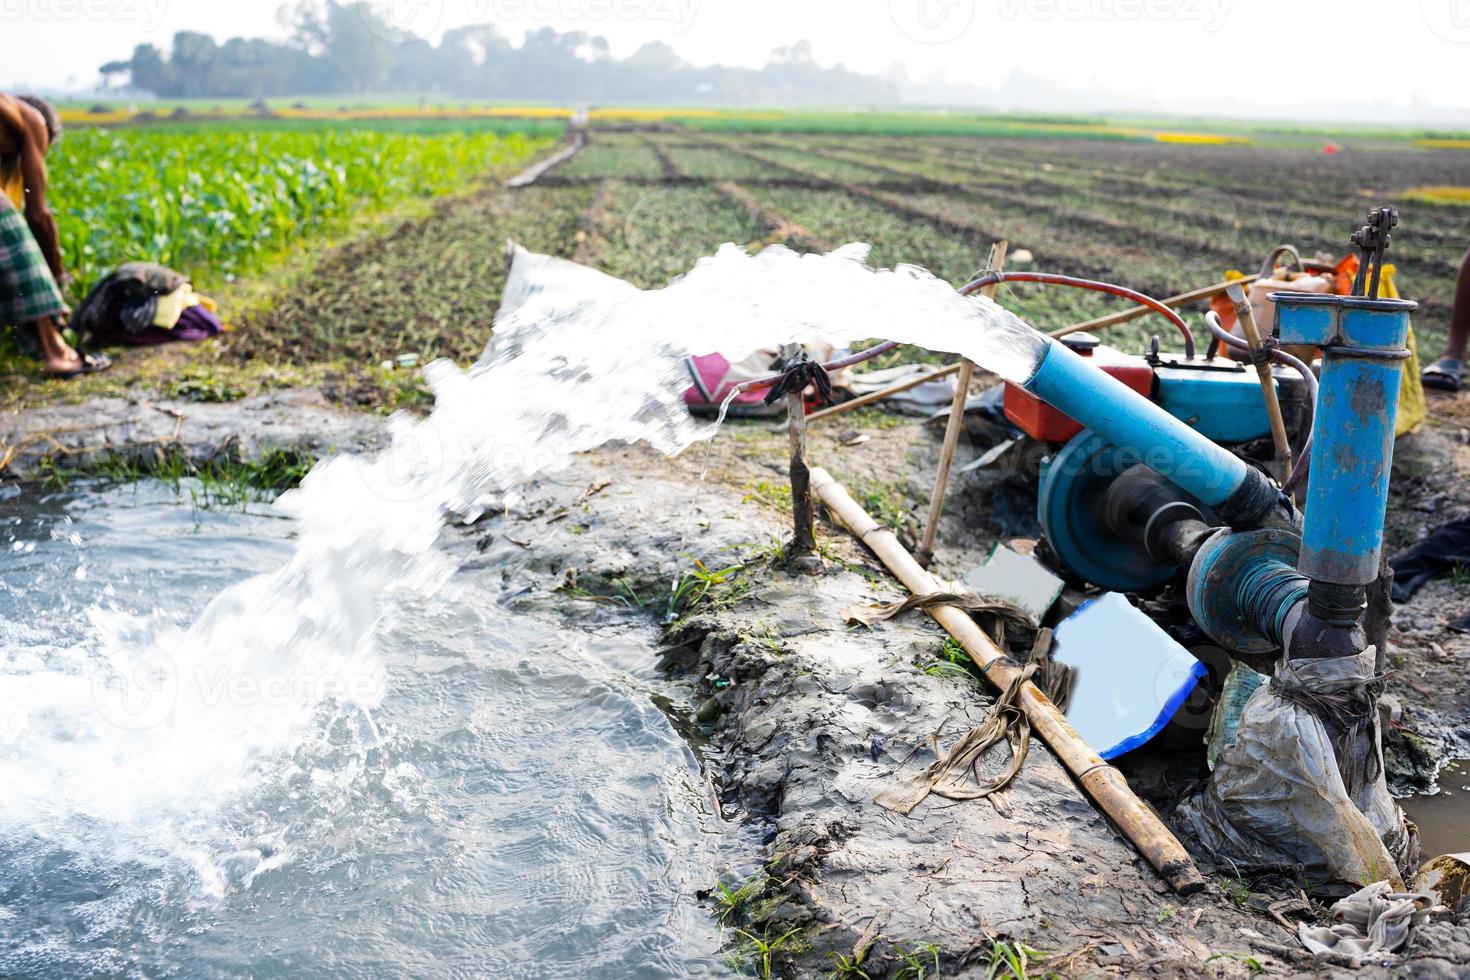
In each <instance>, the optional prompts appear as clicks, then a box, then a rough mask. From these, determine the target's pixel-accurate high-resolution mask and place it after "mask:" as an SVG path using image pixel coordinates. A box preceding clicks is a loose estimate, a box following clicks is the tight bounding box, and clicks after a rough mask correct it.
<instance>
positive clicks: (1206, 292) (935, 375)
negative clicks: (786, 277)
mask: <svg viewBox="0 0 1470 980" xmlns="http://www.w3.org/2000/svg"><path fill="white" fill-rule="evenodd" d="M1259 278H1260V277H1259V276H1257V275H1249V276H1246V277H1245V278H1243V279H1236V280H1234V281H1235V282H1238V283H1241V284H1242V285H1250V284H1251V283H1253V282H1255V281H1256V280H1257V279H1259ZM1229 286H1230V283H1228V282H1220V283H1215V284H1214V285H1212V286H1201V287H1200V288H1199V289H1191V290H1190V291H1189V292H1187V293H1180V294H1179V295H1178V296H1170V297H1169V298H1167V299H1161V300H1159V302H1160V303H1163V304H1164V305H1165V306H1183V305H1184V304H1186V303H1193V302H1197V301H1198V300H1202V299H1210V298H1211V297H1213V296H1218V295H1219V294H1220V293H1223V292H1225V290H1226V289H1228V288H1229ZM1152 312H1153V311H1152V310H1150V309H1149V308H1148V307H1146V306H1135V307H1131V308H1129V309H1126V310H1120V311H1118V312H1117V313H1109V314H1108V315H1107V316H1100V317H1097V318H1095V319H1092V320H1084V321H1082V322H1081V323H1074V324H1072V325H1071V326H1070V327H1062V328H1060V329H1058V330H1053V331H1052V332H1051V333H1049V334H1047V336H1048V337H1065V336H1067V335H1068V334H1073V333H1080V332H1082V331H1084V330H1103V329H1106V328H1107V327H1113V326H1117V325H1118V324H1120V323H1128V322H1130V321H1132V320H1137V319H1139V318H1140V317H1144V316H1147V315H1148V314H1150V313H1152ZM963 366H964V365H963V363H957V364H951V365H949V366H947V367H942V368H940V369H939V370H937V371H931V372H930V373H928V374H921V375H919V376H918V377H915V378H906V379H905V380H903V381H900V382H898V384H895V385H893V386H891V387H888V388H884V389H883V390H881V391H873V392H869V393H868V394H866V395H863V396H861V397H859V398H854V399H852V400H851V401H846V402H843V403H842V404H841V405H833V406H832V407H831V408H824V409H822V410H821V411H820V412H813V413H812V414H810V415H808V416H807V419H806V420H807V422H808V423H812V422H817V421H820V420H821V419H825V418H829V417H831V416H833V415H841V414H842V413H843V412H850V411H852V410H853V409H855V408H862V407H863V406H865V405H871V404H873V403H874V402H881V401H883V400H884V399H885V398H892V397H893V396H894V395H897V394H899V393H900V392H905V391H908V390H909V389H910V388H917V387H918V386H919V385H921V384H924V383H926V382H929V381H938V380H939V379H940V378H947V377H949V376H950V375H952V374H955V373H957V372H958V371H959V370H960V368H961V367H963Z"/></svg>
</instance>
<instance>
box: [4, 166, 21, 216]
mask: <svg viewBox="0 0 1470 980" xmlns="http://www.w3.org/2000/svg"><path fill="white" fill-rule="evenodd" d="M0 194H4V195H5V196H6V197H8V198H10V203H11V204H14V205H15V209H16V210H17V211H24V210H25V209H26V183H25V178H24V177H22V176H21V173H20V167H19V166H16V167H0Z"/></svg>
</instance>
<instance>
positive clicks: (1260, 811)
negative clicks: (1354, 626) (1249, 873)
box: [1177, 647, 1419, 889]
mask: <svg viewBox="0 0 1470 980" xmlns="http://www.w3.org/2000/svg"><path fill="white" fill-rule="evenodd" d="M1376 658H1377V651H1376V650H1375V649H1374V648H1373V647H1369V648H1368V649H1367V650H1366V651H1364V652H1363V653H1361V654H1359V655H1358V656H1355V657H1336V658H1330V659H1322V660H1287V661H1283V662H1282V663H1280V664H1279V665H1278V666H1277V668H1276V673H1275V676H1274V677H1272V679H1271V682H1270V683H1268V684H1263V685H1261V686H1260V687H1259V688H1257V690H1256V692H1255V693H1254V694H1252V695H1251V697H1250V700H1249V701H1247V702H1246V706H1245V710H1244V711H1243V712H1242V714H1241V718H1240V725H1239V727H1238V729H1237V730H1236V733H1235V740H1234V742H1232V743H1231V744H1230V745H1229V747H1227V748H1224V749H1222V750H1221V752H1220V755H1219V758H1218V759H1217V760H1216V763H1215V771H1214V774H1213V776H1212V777H1211V779H1210V783H1209V786H1208V787H1206V788H1205V790H1204V791H1203V792H1202V793H1200V794H1199V795H1197V796H1194V797H1192V798H1190V799H1187V800H1185V801H1184V802H1183V803H1181V804H1180V805H1179V809H1178V811H1177V816H1178V818H1179V821H1180V823H1181V824H1182V825H1183V827H1184V829H1186V830H1187V831H1188V832H1189V833H1190V834H1191V835H1193V836H1194V837H1195V838H1196V839H1197V840H1198V841H1199V842H1200V843H1201V844H1203V845H1204V846H1205V848H1207V849H1208V850H1209V851H1211V852H1212V853H1214V854H1216V855H1217V856H1220V857H1222V858H1225V859H1228V860H1229V861H1231V862H1233V863H1234V864H1235V865H1237V866H1239V867H1243V868H1260V867H1281V866H1283V865H1295V866H1300V867H1301V869H1302V872H1303V874H1304V875H1305V876H1306V877H1307V879H1308V880H1309V881H1312V882H1314V883H1321V884H1329V883H1346V884H1348V885H1351V886H1353V887H1355V888H1356V887H1362V886H1363V885H1365V884H1367V883H1369V882H1374V881H1380V880H1384V879H1386V880H1388V881H1389V882H1390V884H1392V885H1393V887H1394V888H1395V889H1402V888H1403V883H1404V878H1405V876H1406V875H1407V874H1409V873H1410V872H1411V871H1412V870H1413V869H1414V867H1415V865H1416V863H1417V861H1418V851H1419V841H1418V835H1417V833H1416V832H1415V831H1414V830H1413V829H1412V826H1413V825H1412V824H1408V823H1406V822H1405V820H1404V815H1403V812H1402V811H1400V810H1399V808H1398V806H1397V805H1396V804H1395V803H1394V801H1393V798H1392V797H1390V796H1389V795H1388V786H1387V784H1386V783H1385V781H1384V776H1383V748H1382V745H1381V742H1380V734H1379V729H1378V713H1377V698H1376V691H1377V688H1378V685H1379V684H1381V681H1382V678H1381V677H1380V676H1379V675H1378V674H1377V673H1376V672H1375V666H1374V662H1375V660H1376ZM1345 762H1346V763H1348V765H1347V766H1346V767H1344V763H1345Z"/></svg>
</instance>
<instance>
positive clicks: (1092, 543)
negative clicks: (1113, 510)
mask: <svg viewBox="0 0 1470 980" xmlns="http://www.w3.org/2000/svg"><path fill="white" fill-rule="evenodd" d="M1139 361H1140V363H1142V362H1143V358H1139ZM1093 370H1095V369H1093ZM1154 374H1155V383H1154V401H1155V402H1156V403H1157V405H1158V406H1159V407H1160V408H1162V409H1163V410H1164V411H1165V412H1167V413H1168V414H1169V415H1171V416H1173V417H1174V418H1175V419H1178V420H1179V421H1180V422H1183V423H1184V424H1185V425H1187V426H1189V427H1190V428H1191V429H1193V430H1194V431H1195V432H1197V433H1199V434H1200V435H1202V436H1204V437H1205V438H1207V439H1209V440H1210V441H1211V442H1213V443H1218V444H1220V445H1225V446H1229V445H1237V444H1240V443H1245V442H1251V441H1254V440H1257V439H1264V438H1268V437H1269V436H1270V434H1271V423H1270V420H1269V418H1268V417H1267V415H1266V408H1265V402H1264V400H1263V399H1262V397H1261V382H1260V379H1259V377H1258V376H1257V375H1256V372H1255V371H1254V370H1251V369H1248V368H1246V367H1244V366H1242V365H1239V364H1236V363H1235V362H1233V361H1229V360H1224V359H1219V358H1217V359H1214V360H1204V359H1196V360H1193V361H1186V360H1182V359H1181V360H1171V361H1166V362H1163V363H1161V364H1159V365H1158V366H1156V367H1155V368H1154ZM1277 391H1278V395H1279V396H1281V398H1282V407H1283V409H1284V410H1288V414H1294V413H1293V412H1291V411H1290V409H1295V411H1298V412H1299V411H1301V410H1302V407H1303V406H1302V403H1303V402H1304V400H1305V386H1304V385H1303V384H1302V382H1301V380H1300V378H1298V377H1296V376H1295V375H1294V374H1290V375H1287V374H1282V375H1280V376H1279V377H1278V379H1277ZM1154 458H1155V457H1154V456H1153V455H1152V454H1151V453H1149V452H1145V451H1139V450H1137V449H1125V450H1118V449H1116V448H1115V447H1113V446H1112V445H1110V444H1109V443H1108V441H1107V440H1106V439H1105V438H1103V437H1102V436H1100V435H1098V434H1097V433H1095V432H1092V431H1090V430H1083V431H1082V432H1081V433H1080V434H1078V435H1077V436H1075V437H1074V438H1073V439H1072V440H1071V441H1070V442H1068V443H1066V444H1065V445H1064V446H1062V447H1061V448H1060V449H1058V450H1057V451H1056V452H1055V453H1054V454H1052V455H1051V456H1050V457H1048V458H1047V459H1046V460H1045V461H1044V462H1043V463H1042V466H1041V482H1040V485H1039V487H1038V491H1037V500H1036V504H1037V507H1036V509H1037V518H1038V520H1039V522H1040V524H1041V527H1042V530H1043V531H1044V532H1045V534H1046V538H1047V541H1048V542H1050V544H1051V547H1052V550H1053V551H1054V552H1055V553H1056V555H1057V557H1058V558H1059V559H1060V560H1061V561H1062V563H1063V564H1064V565H1066V566H1067V568H1068V569H1069V570H1070V571H1071V572H1072V573H1073V574H1075V575H1077V576H1078V577H1079V578H1081V579H1083V580H1085V581H1087V582H1091V583H1092V584H1094V585H1098V586H1101V587H1103V588H1106V589H1110V590H1113V591H1120V592H1132V591H1143V590H1148V589H1151V588H1155V587H1157V586H1161V585H1163V584H1164V583H1165V582H1167V581H1169V579H1171V578H1172V577H1173V576H1174V574H1175V571H1176V569H1175V568H1174V567H1173V566H1170V565H1166V564H1163V563H1161V562H1159V561H1157V560H1155V559H1154V558H1152V557H1150V556H1149V555H1148V554H1147V552H1145V551H1144V550H1143V549H1142V548H1140V547H1139V546H1138V545H1137V544H1136V543H1133V542H1129V541H1125V540H1123V539H1121V538H1119V537H1117V536H1116V535H1114V534H1113V533H1112V532H1110V531H1109V530H1108V529H1107V528H1105V527H1103V526H1102V524H1101V523H1100V522H1099V521H1098V519H1097V516H1096V506H1097V503H1098V501H1100V500H1101V499H1102V497H1103V494H1105V493H1106V492H1107V488H1108V486H1109V484H1111V483H1112V481H1113V480H1114V479H1116V478H1117V477H1118V476H1119V475H1120V474H1122V473H1123V472H1124V471H1125V470H1127V469H1128V468H1129V467H1130V466H1133V465H1135V464H1137V463H1149V462H1151V461H1152V460H1153V459H1154ZM1232 458H1233V457H1232ZM1155 468H1156V469H1159V471H1160V472H1161V473H1163V470H1162V469H1161V468H1159V467H1157V465H1156V466H1155ZM1165 475H1168V474H1165ZM1200 506H1201V507H1202V508H1204V509H1205V511H1206V513H1207V514H1208V507H1207V506H1206V505H1204V504H1201V505H1200Z"/></svg>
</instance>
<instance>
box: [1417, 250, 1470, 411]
mask: <svg viewBox="0 0 1470 980" xmlns="http://www.w3.org/2000/svg"><path fill="white" fill-rule="evenodd" d="M1467 346H1470V250H1467V251H1466V252H1465V258H1464V260H1463V261H1461V263H1460V276H1459V278H1458V279H1457V280H1456V281H1455V298H1454V303H1453V305H1452V306H1451V308H1450V338H1449V340H1448V341H1446V342H1445V345H1444V351H1443V353H1441V354H1440V355H1439V360H1437V361H1435V362H1434V363H1433V364H1431V365H1429V366H1428V367H1426V368H1425V369H1424V371H1423V375H1422V377H1423V379H1424V387H1426V388H1438V389H1439V390H1441V391H1459V390H1460V380H1461V377H1460V376H1461V374H1462V373H1463V372H1464V370H1465V351H1466V347H1467Z"/></svg>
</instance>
